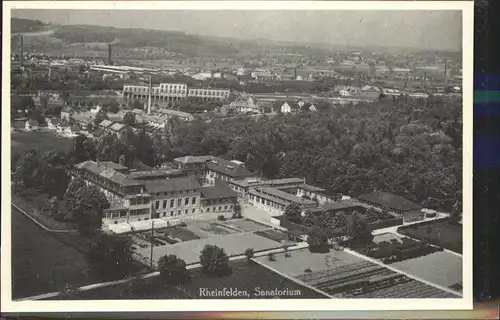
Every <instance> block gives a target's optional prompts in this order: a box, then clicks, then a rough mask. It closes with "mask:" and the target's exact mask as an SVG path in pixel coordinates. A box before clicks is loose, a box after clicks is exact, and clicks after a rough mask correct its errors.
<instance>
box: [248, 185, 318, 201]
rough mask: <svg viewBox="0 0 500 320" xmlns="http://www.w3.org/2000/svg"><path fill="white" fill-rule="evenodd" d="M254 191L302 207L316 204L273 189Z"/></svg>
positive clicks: (265, 188) (264, 188)
mask: <svg viewBox="0 0 500 320" xmlns="http://www.w3.org/2000/svg"><path fill="white" fill-rule="evenodd" d="M256 190H257V191H261V192H263V193H266V194H269V195H271V196H273V197H277V198H280V199H284V200H286V201H289V202H294V203H299V204H303V205H315V204H316V202H315V201H313V200H309V199H304V198H300V197H297V196H294V195H293V194H290V193H287V192H284V191H281V190H277V189H274V188H269V187H262V188H257V189H256Z"/></svg>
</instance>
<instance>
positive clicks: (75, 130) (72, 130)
mask: <svg viewBox="0 0 500 320" xmlns="http://www.w3.org/2000/svg"><path fill="white" fill-rule="evenodd" d="M64 132H65V133H66V134H68V135H70V136H76V135H78V134H80V127H78V126H77V125H71V126H67V127H66V129H65V130H64Z"/></svg>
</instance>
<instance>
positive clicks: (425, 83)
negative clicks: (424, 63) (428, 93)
mask: <svg viewBox="0 0 500 320" xmlns="http://www.w3.org/2000/svg"><path fill="white" fill-rule="evenodd" d="M422 86H423V87H424V88H427V72H424V78H423V79H422Z"/></svg>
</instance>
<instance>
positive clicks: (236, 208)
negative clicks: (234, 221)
mask: <svg viewBox="0 0 500 320" xmlns="http://www.w3.org/2000/svg"><path fill="white" fill-rule="evenodd" d="M233 218H241V205H240V203H239V202H238V201H236V202H235V203H234V206H233Z"/></svg>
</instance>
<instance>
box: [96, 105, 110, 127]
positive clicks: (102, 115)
mask: <svg viewBox="0 0 500 320" xmlns="http://www.w3.org/2000/svg"><path fill="white" fill-rule="evenodd" d="M107 119H108V115H107V114H106V112H105V111H104V110H102V109H101V110H99V112H98V113H97V114H96V115H95V118H94V125H95V126H98V125H99V123H101V122H102V121H103V120H107Z"/></svg>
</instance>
